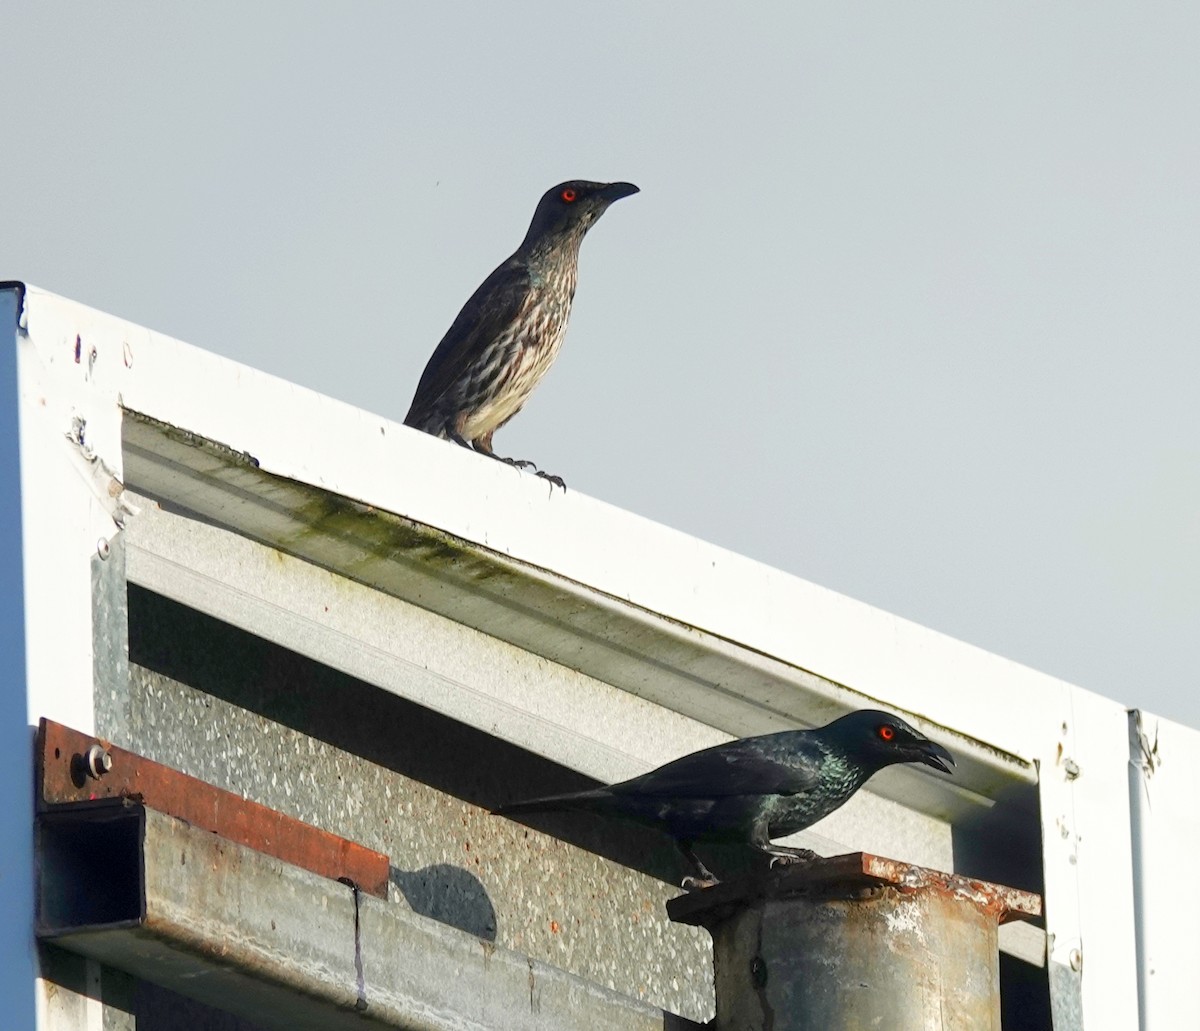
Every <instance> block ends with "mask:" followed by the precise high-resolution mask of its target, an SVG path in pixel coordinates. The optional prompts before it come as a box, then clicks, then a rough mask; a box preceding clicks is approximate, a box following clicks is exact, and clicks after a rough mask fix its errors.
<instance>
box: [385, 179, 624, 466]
mask: <svg viewBox="0 0 1200 1031" xmlns="http://www.w3.org/2000/svg"><path fill="white" fill-rule="evenodd" d="M637 192H638V188H637V187H636V186H634V185H633V184H632V183H592V182H586V181H584V180H573V181H571V182H566V183H559V184H558V185H557V186H555V187H554V188H553V189H550V190H547V191H546V193H545V194H544V195H543V196H542V199H541V200H540V201H539V202H538V206H537V210H536V211H535V212H534V213H533V221H532V222H531V223H530V225H529V231H528V232H527V233H526V234H525V239H524V240H522V241H521V246H520V247H518V248H517V249H516V251H514V252H513V254H512V256H511V257H510V258H509V259H508V260H507V261H505V262H504V263H503V264H502V265H500V266H499V268H497V269H496V270H495V271H494V272H493V273H492V274H491V275H490V276H488V277H487V279H485V280H484V281H483V283H482V284H480V286H479V289H477V290H476V291H475V293H473V294H472V295H471V298H470V300H468V301H467V303H466V304H465V305H463V309H462V311H460V312H459V313H458V318H456V319H455V320H454V324H453V325H452V326H451V327H450V328H449V329H448V330H447V331H446V335H445V336H444V337H442V341H441V343H439V344H438V345H437V348H436V350H435V351H434V352H433V357H431V358H430V359H429V363H428V364H427V365H426V366H425V371H424V372H423V373H422V374H421V381H420V382H419V383H418V384H417V391H416V394H415V395H414V397H413V401H412V405H411V406H410V407H409V410H408V415H406V416H405V417H404V425H406V426H412V427H414V428H415V429H418V430H424V431H425V432H426V433H432V434H433V435H434V436H437V437H442V438H443V439H446V440H452V441H454V443H456V444H460V445H462V446H463V447H470V448H474V449H475V450H476V451H478V452H479V453H480V454H484V455H489V456H490V457H492V458H499V459H500V460H501V461H503V462H508V463H509V464H510V465H515V466H518V467H520V468H525V467H532V468H533V469H534V470H535V471H536V472H537V473H538V475H539V476H542V477H544V478H546V479H548V480H550V481H551V482H552V483H555V484H557V485H558V486H560V487H562V486H563V481H562V480H561V479H560V478H559V477H557V476H550V475H548V474H547V473H543V472H540V471H538V470H537V467H536V466H534V465H533V463H532V462H528V461H523V460H520V459H513V458H500V456H499V455H497V454H495V452H493V450H492V434H494V433H495V432H496V430H498V429H499V428H500V427H501V426H503V425H504V424H505V423H506V422H508V420H509V419H511V418H512V417H513V416H514V415H516V414H517V412H519V411H520V410H521V407H522V406H523V405H524V404H525V402H526V401H527V400H528V399H529V395H530V394H531V393H532V392H533V388H534V387H536V386H537V385H538V382H539V381H540V380H541V378H542V377H543V376H544V375H545V374H546V372H547V370H548V369H549V368H550V366H551V364H553V362H554V359H555V358H556V357H557V356H558V350H559V348H560V347H561V346H562V341H563V334H564V333H566V329H567V318H568V317H569V316H570V314H571V301H572V300H573V298H574V297H575V283H576V279H577V275H578V264H579V245H580V243H581V242H582V241H583V237H584V234H585V233H587V231H588V230H589V229H591V227H592V226H593V225H595V224H596V220H597V219H598V218H599V217H600V216H601V215H602V214H604V212H605V209H607V208H608V206H609V205H610V204H611V203H612V202H613V201H615V200H620V199H621V198H622V197H628V196H629V195H630V194H634V193H637Z"/></svg>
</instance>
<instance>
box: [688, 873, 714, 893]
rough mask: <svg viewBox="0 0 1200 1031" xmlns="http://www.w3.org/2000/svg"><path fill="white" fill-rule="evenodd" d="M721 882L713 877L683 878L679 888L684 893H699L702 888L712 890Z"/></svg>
mask: <svg viewBox="0 0 1200 1031" xmlns="http://www.w3.org/2000/svg"><path fill="white" fill-rule="evenodd" d="M720 883H721V882H720V881H718V880H717V879H716V878H715V877H712V876H709V877H685V878H684V879H683V880H682V881H680V883H679V886H680V887H681V888H682V889H683V890H684V891H701V890H702V889H704V888H712V887H714V886H716V885H718V884H720Z"/></svg>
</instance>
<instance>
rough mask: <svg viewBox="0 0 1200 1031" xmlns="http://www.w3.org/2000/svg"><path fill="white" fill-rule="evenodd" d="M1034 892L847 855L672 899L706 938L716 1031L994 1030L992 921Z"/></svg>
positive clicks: (1033, 901)
mask: <svg viewBox="0 0 1200 1031" xmlns="http://www.w3.org/2000/svg"><path fill="white" fill-rule="evenodd" d="M1040 911H1041V902H1040V899H1039V898H1038V896H1036V895H1031V894H1029V893H1027V892H1020V891H1016V890H1014V889H1011V888H1004V887H1001V886H999V885H992V884H988V883H986V882H981V881H972V880H969V879H967V878H964V877H957V876H955V875H952V874H941V873H937V872H935V871H930V870H925V869H923V868H921V867H915V866H909V865H907V864H902V863H897V862H894V861H892V860H886V859H881V858H880V857H877V856H871V855H865V854H863V853H855V854H854V855H850V856H837V857H834V858H832V859H828V860H818V861H817V862H814V863H811V864H807V865H804V866H796V867H789V868H785V869H784V870H782V871H779V872H773V873H771V874H770V875H768V876H767V877H766V878H762V877H757V878H752V879H748V880H743V881H739V882H731V883H729V884H723V885H719V886H717V887H716V888H711V889H707V890H705V891H700V892H695V893H693V894H692V895H688V896H683V897H681V898H679V899H674V900H672V902H671V903H670V904H669V905H668V912H669V913H670V914H671V917H672V919H674V920H679V921H681V922H684V923H691V924H700V925H702V926H704V927H706V928H707V929H708V930H709V932H710V933H711V934H712V937H713V959H714V966H715V972H716V995H717V1016H716V1022H715V1024H714V1027H715V1029H716V1031H734V1029H737V1031H758V1029H762V1031H766V1029H771V1031H800V1029H812V1028H821V1029H822V1031H853V1029H859V1028H876V1027H879V1028H922V1029H924V1031H1000V972H999V956H998V949H997V935H998V925H999V922H1000V921H1001V920H1002V919H1006V918H1007V917H1008V916H1009V915H1018V914H1021V915H1036V914H1038V913H1040Z"/></svg>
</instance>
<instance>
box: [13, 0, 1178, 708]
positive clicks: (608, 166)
mask: <svg viewBox="0 0 1200 1031" xmlns="http://www.w3.org/2000/svg"><path fill="white" fill-rule="evenodd" d="M4 21H5V32H4V35H5V39H6V47H5V54H4V59H3V63H2V65H0V94H2V95H3V96H4V97H5V105H4V107H5V118H4V125H5V130H4V140H5V143H4V147H3V155H4V158H3V162H2V164H0V278H9V277H12V278H23V279H27V280H29V281H32V282H35V283H37V284H38V285H40V286H44V287H46V288H48V289H51V290H54V291H56V292H58V293H61V294H65V295H67V296H70V297H73V298H76V299H79V300H82V301H85V302H87V303H89V304H91V305H94V306H96V307H98V308H102V309H104V310H107V311H110V312H113V313H115V314H117V315H120V316H122V317H125V318H129V319H131V320H133V321H136V322H140V323H143V324H146V325H149V326H152V327H154V328H156V329H159V330H163V331H165V332H168V333H171V334H173V335H175V336H178V337H181V338H182V339H185V340H187V341H189V342H191V343H194V344H197V345H199V346H201V347H204V348H207V349H209V350H212V351H216V352H218V353H220V354H224V355H228V356H230V357H232V358H236V359H238V360H240V361H244V362H247V363H249V364H251V365H254V366H257V367H259V368H263V369H266V370H268V371H270V372H273V373H276V374H278V375H281V376H284V377H286V378H288V379H291V380H294V381H297V382H300V383H303V384H306V385H308V386H311V387H315V388H317V389H319V390H322V391H324V392H326V393H328V394H331V395H333V396H335V397H339V398H342V399H345V400H347V401H350V402H352V403H354V404H356V405H360V406H362V407H364V408H368V409H371V410H373V411H377V412H380V413H383V414H385V415H388V416H390V417H392V418H395V419H400V418H402V417H403V415H404V413H405V410H406V408H407V405H408V402H409V400H410V398H411V395H412V390H413V387H414V386H415V383H416V380H417V377H418V376H419V374H420V371H421V369H422V367H423V365H424V362H425V360H426V359H427V357H428V356H429V354H430V352H431V351H432V349H433V347H434V345H435V344H436V343H437V341H438V339H439V338H440V336H441V335H442V333H443V332H444V331H445V329H446V327H447V326H448V325H449V324H450V322H451V320H452V319H453V317H454V315H455V314H456V312H457V311H458V308H459V307H460V305H461V304H462V302H463V301H464V300H465V299H466V298H467V296H468V295H469V294H470V292H471V291H472V290H473V289H474V287H475V286H476V285H477V284H478V283H479V281H480V280H482V278H483V277H484V276H485V275H486V274H487V273H488V272H489V271H490V270H491V269H492V267H493V266H494V265H495V264H497V263H498V262H499V261H500V260H501V259H502V258H504V257H505V256H506V255H507V254H508V253H509V252H510V251H511V250H512V249H513V247H515V246H516V244H517V243H518V242H519V241H520V239H521V237H522V235H523V234H524V231H525V228H526V226H527V224H528V221H529V217H530V215H531V214H532V211H533V207H534V205H535V203H536V201H537V198H538V197H539V195H540V194H541V193H542V191H543V190H545V189H546V188H547V187H549V186H550V185H552V184H554V183H555V182H557V181H559V180H561V179H566V178H575V177H586V178H596V179H627V180H631V181H632V182H635V183H637V184H638V185H639V186H641V187H642V191H643V192H642V193H641V194H640V195H638V196H637V197H634V198H631V199H629V200H626V201H622V202H621V203H620V204H619V205H617V206H615V207H614V208H613V209H612V210H611V211H610V212H609V213H608V214H607V215H606V216H605V217H604V219H603V221H602V222H601V223H600V224H599V226H598V227H597V228H596V229H595V230H594V231H593V232H592V234H591V235H590V236H589V238H588V240H587V242H586V243H585V244H584V248H583V258H582V266H581V277H580V288H579V293H578V295H577V301H576V309H575V314H574V317H573V320H572V325H571V328H570V331H569V332H568V336H567V342H566V345H565V347H564V350H563V354H562V357H561V358H560V360H559V363H558V365H557V366H556V367H555V369H554V370H553V371H552V373H551V374H550V376H549V377H548V378H547V380H546V381H545V383H544V384H543V385H542V387H541V388H540V389H539V390H538V392H537V393H536V394H535V396H534V398H533V400H532V401H531V403H530V404H529V406H528V407H527V409H526V411H525V412H524V413H522V415H521V416H519V417H518V418H517V420H516V421H515V422H513V423H512V424H511V425H510V426H509V427H506V428H505V429H504V430H503V431H501V433H499V434H498V435H497V441H496V444H497V448H498V450H499V451H500V452H501V453H504V454H512V455H517V456H519V457H525V458H532V459H534V460H536V461H537V462H538V463H539V464H540V465H542V466H543V467H545V468H548V469H550V470H551V471H553V472H556V473H560V474H561V475H563V476H564V477H565V478H566V480H567V482H568V484H569V485H570V487H571V488H572V489H577V490H580V491H583V492H585V493H588V494H591V495H594V496H596V497H599V498H603V499H604V500H606V501H609V502H612V503H614V504H617V505H620V506H622V507H624V508H628V509H631V510H633V511H636V512H639V513H642V514H644V515H648V516H650V517H652V518H655V519H658V520H660V521H662V522H664V523H667V524H669V525H671V526H674V527H678V528H679V529H682V530H685V531H687V532H689V533H693V534H695V535H697V536H700V537H703V538H706V539H708V540H711V541H714V542H717V543H719V544H722V545H725V546H727V547H730V548H732V549H734V550H737V551H740V552H743V553H745V554H748V555H751V556H753V557H755V558H758V559H762V560H763V561H766V562H768V563H770V564H772V565H775V566H778V567H780V568H782V569H786V570H788V571H790V572H792V573H795V574H797V575H799V576H802V577H805V578H806V579H810V580H813V581H815V582H817V583H820V584H823V585H825V586H828V587H832V588H834V589H836V590H839V591H842V592H844V593H846V594H849V595H852V596H853V597H856V598H860V599H862V600H864V601H868V602H871V603H873V604H876V605H879V606H881V607H883V608H886V609H889V610H891V611H893V612H896V613H899V614H901V615H903V616H906V617H909V618H911V619H914V620H917V621H918V622H921V623H924V624H927V625H929V626H931V627H934V628H936V629H938V630H941V631H944V632H946V633H949V634H952V635H954V636H956V637H960V638H963V639H965V640H967V641H971V642H973V643H976V644H979V645H981V646H983V647H985V648H988V649H990V650H992V651H995V652H998V653H1000V654H1002V655H1005V656H1008V657H1010V658H1013V659H1017V660H1020V661H1022V662H1026V663H1028V664H1030V665H1032V666H1035V667H1038V668H1040V669H1043V670H1046V671H1048V672H1051V673H1054V674H1057V675H1060V676H1062V677H1065V678H1067V679H1069V680H1072V681H1074V682H1077V683H1079V684H1082V685H1084V686H1086V687H1089V688H1092V689H1094V690H1097V691H1100V692H1102V693H1104V694H1108V695H1110V696H1113V697H1116V698H1118V699H1120V700H1121V701H1123V702H1126V703H1128V704H1131V705H1138V706H1142V707H1146V708H1149V709H1151V710H1153V711H1156V712H1158V713H1160V714H1163V715H1167V716H1172V717H1174V718H1177V719H1180V720H1183V721H1184V722H1188V723H1191V724H1192V725H1200V692H1198V691H1197V686H1198V685H1197V680H1198V677H1197V666H1198V661H1200V589H1198V587H1197V583H1198V581H1200V415H1198V414H1197V402H1196V393H1197V384H1198V382H1200V348H1198V346H1197V345H1198V343H1200V290H1198V289H1197V279H1198V273H1200V187H1198V185H1197V184H1198V183H1200V60H1198V59H1197V55H1200V8H1198V7H1196V6H1195V5H1186V4H1173V5H1154V6H1151V5H1146V4H1136V3H1106V2H1092V3H1086V4H1085V3H1060V4H1053V5H1048V4H1042V3H1011V2H1006V3H971V4H964V3H962V2H961V0H954V2H944V3H943V2H925V0H921V2H914V3H908V4H896V3H894V2H879V3H869V4H861V3H857V4H856V3H839V4H819V5H817V4H803V3H788V4H776V5H758V6H756V7H755V8H754V10H752V11H750V12H748V13H747V12H744V11H737V10H735V9H734V8H731V7H730V6H729V5H728V4H715V3H687V4H683V3H679V4H672V5H653V4H648V3H625V4H621V3H608V4H603V5H596V4H593V5H587V6H582V5H570V4H562V3H553V4H552V3H544V4H523V5H510V4H483V3H479V4H447V3H441V4H437V5H415V4H413V5H406V4H337V5H333V4H329V5H315V4H296V3H288V4H249V5H247V4H240V3H239V4H232V3H206V4H203V5H190V6H187V7H184V6H183V5H177V6H174V7H168V8H165V9H164V8H162V7H160V6H159V5H150V4H122V5H111V6H110V5H87V6H84V5H81V4H77V5H53V6H51V5H36V6H35V5H32V4H22V3H10V4H8V5H6V8H5V18H4ZM216 400H219V399H216ZM264 417H265V418H274V419H282V420H286V419H287V417H288V414H287V413H286V412H272V413H264ZM308 431H309V427H297V432H298V433H304V432H308ZM480 460H481V461H483V460H484V459H480ZM380 475H381V476H384V475H387V472H386V470H381V471H380ZM514 475H516V474H514ZM868 646H869V643H868V642H864V647H868ZM963 690H971V685H970V684H964V685H963Z"/></svg>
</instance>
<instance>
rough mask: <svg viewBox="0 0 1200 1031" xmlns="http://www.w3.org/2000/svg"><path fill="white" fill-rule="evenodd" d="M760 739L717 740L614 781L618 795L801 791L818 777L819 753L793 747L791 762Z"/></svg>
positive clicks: (703, 795) (707, 795)
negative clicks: (775, 754) (771, 751)
mask: <svg viewBox="0 0 1200 1031" xmlns="http://www.w3.org/2000/svg"><path fill="white" fill-rule="evenodd" d="M760 741H761V739H759V740H758V741H756V740H755V739H753V738H750V739H746V740H744V741H732V742H730V743H729V744H724V745H716V746H714V747H712V748H706V749H704V750H702V751H699V752H693V753H692V754H691V755H685V756H683V757H682V758H680V759H676V760H675V761H674V762H670V763H667V764H666V765H665V766H661V767H659V768H658V769H657V770H652V771H651V772H650V773H647V774H645V775H644V776H641V777H635V778H634V779H633V780H627V781H624V782H623V783H621V784H615V785H613V787H612V788H611V789H610V790H611V791H612V792H613V793H614V794H629V795H649V796H655V797H671V798H726V797H729V796H734V795H799V794H802V793H804V792H806V791H810V790H812V788H813V787H814V786H816V784H817V782H818V779H819V770H820V767H819V765H818V761H817V758H816V757H815V756H810V755H809V754H808V753H807V750H805V749H803V748H793V749H791V750H790V752H789V754H788V755H787V758H786V761H780V758H776V757H772V756H771V755H770V754H768V752H767V751H766V750H764V748H763V746H762V745H761V743H759V742H760Z"/></svg>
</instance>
